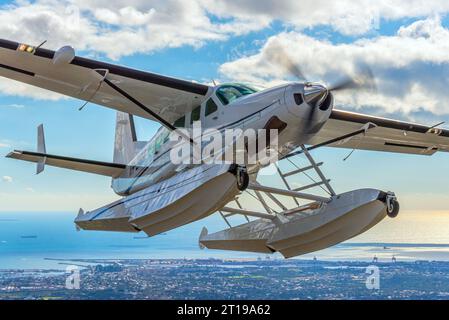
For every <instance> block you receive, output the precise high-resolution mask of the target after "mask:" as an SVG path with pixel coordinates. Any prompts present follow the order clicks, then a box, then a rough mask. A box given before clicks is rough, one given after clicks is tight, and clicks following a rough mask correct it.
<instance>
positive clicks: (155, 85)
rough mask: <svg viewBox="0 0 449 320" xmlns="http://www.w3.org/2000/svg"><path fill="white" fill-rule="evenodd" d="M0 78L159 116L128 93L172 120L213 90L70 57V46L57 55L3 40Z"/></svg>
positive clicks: (168, 78) (0, 45)
mask: <svg viewBox="0 0 449 320" xmlns="http://www.w3.org/2000/svg"><path fill="white" fill-rule="evenodd" d="M72 50H73V49H72ZM58 54H59V56H58ZM58 57H60V58H61V59H57V58H58ZM61 61H62V62H61ZM0 76H3V77H6V78H10V79H13V80H17V81H20V82H24V83H28V84H31V85H34V86H37V87H40V88H44V89H48V90H51V91H54V92H58V93H61V94H63V95H67V96H70V97H74V98H78V99H81V100H86V101H91V102H93V103H96V104H99V105H102V106H105V107H109V108H112V109H116V110H119V111H123V112H126V113H130V114H134V115H137V116H141V117H144V118H147V119H151V120H158V119H156V118H155V117H154V116H153V115H151V114H150V113H149V112H148V111H146V110H145V108H142V106H138V105H137V104H136V103H134V102H132V101H131V100H130V99H129V97H126V95H124V94H123V92H125V93H126V94H128V95H129V96H131V97H133V98H134V99H136V100H137V101H139V102H141V104H143V105H145V106H146V107H147V108H149V109H151V110H152V111H153V112H155V113H156V114H158V115H159V116H161V117H163V118H164V119H165V120H167V121H168V122H170V123H173V122H174V121H176V120H177V119H178V118H179V117H181V116H183V115H184V114H186V113H187V112H189V111H191V109H193V108H194V107H196V106H198V105H199V104H200V103H201V102H202V101H204V99H205V97H206V96H207V94H208V92H209V91H210V90H209V89H210V88H209V86H206V85H202V84H198V83H193V82H190V81H186V80H180V79H175V78H170V77H166V76H162V75H158V74H154V73H149V72H144V71H139V70H135V69H130V68H126V67H122V66H118V65H114V64H110V63H104V62H100V61H95V60H91V59H86V58H81V57H77V56H72V57H70V50H69V52H65V53H64V52H62V51H58V53H57V54H56V56H55V51H51V50H47V49H43V48H34V47H32V46H28V45H25V44H19V43H16V42H12V41H7V40H1V39H0ZM108 83H109V84H108ZM111 84H112V86H116V87H118V88H119V89H120V90H122V91H123V92H122V93H120V92H118V91H117V90H116V89H114V88H113V87H112V86H111Z"/></svg>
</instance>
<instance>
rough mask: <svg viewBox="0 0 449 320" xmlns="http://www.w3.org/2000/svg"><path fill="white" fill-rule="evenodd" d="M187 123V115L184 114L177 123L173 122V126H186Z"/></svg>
mask: <svg viewBox="0 0 449 320" xmlns="http://www.w3.org/2000/svg"><path fill="white" fill-rule="evenodd" d="M185 123H186V116H182V117H181V118H179V119H178V120H176V121H175V123H173V126H174V127H176V128H184V127H185Z"/></svg>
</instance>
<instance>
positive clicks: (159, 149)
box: [0, 40, 449, 258]
mask: <svg viewBox="0 0 449 320" xmlns="http://www.w3.org/2000/svg"><path fill="white" fill-rule="evenodd" d="M276 56H277V59H275V61H272V63H277V64H278V65H279V68H283V69H284V70H287V71H289V72H290V74H291V75H294V76H296V77H297V79H295V80H294V81H290V82H287V83H284V84H281V85H278V86H275V87H272V88H265V89H260V88H255V87H254V86H251V85H249V84H242V83H223V84H215V83H214V84H213V85H206V84H200V83H197V82H193V81H187V80H182V79H177V78H173V77H168V76H163V75H159V74H155V73H151V72H146V71H141V70H135V69H131V68H127V67H124V66H119V65H115V64H111V63H105V62H101V61H96V60H92V59H87V58H83V57H80V56H77V55H76V54H75V50H74V49H73V48H72V47H71V46H63V47H61V48H60V49H58V50H56V51H53V50H49V49H46V48H44V47H43V44H41V45H38V46H33V45H28V44H24V43H17V42H13V41H8V40H0V75H1V76H3V77H6V78H9V79H12V80H15V81H19V82H22V83H26V84H30V85H33V86H37V87H40V88H44V89H47V90H51V91H54V92H57V93H60V94H62V95H66V96H69V97H73V98H76V99H80V100H83V101H85V103H92V104H97V105H99V106H104V107H108V108H111V109H114V110H115V111H116V113H117V115H116V129H115V144H114V152H113V159H112V161H111V162H105V161H98V160H88V159H79V158H73V157H69V156H61V155H55V154H51V153H47V151H46V144H45V138H44V128H43V126H42V125H40V126H39V127H38V129H37V149H36V150H34V151H22V150H14V151H12V152H10V153H9V154H8V155H7V157H8V158H11V159H17V160H23V161H28V162H32V163H36V166H37V169H36V170H37V173H41V172H42V171H43V170H44V168H45V166H55V167H59V168H64V169H69V170H77V171H83V172H87V173H91V174H97V175H103V176H107V177H110V178H111V179H112V182H111V187H112V189H113V191H114V192H115V193H116V194H117V195H119V196H120V198H119V199H118V200H117V201H114V202H112V203H109V204H107V205H105V206H103V207H101V208H97V209H92V210H90V211H84V210H82V209H80V210H79V212H78V215H77V216H76V218H75V220H74V223H75V224H76V227H77V228H78V229H79V230H101V231H117V232H143V233H145V234H146V235H148V236H156V235H158V234H163V233H165V232H168V231H170V230H172V229H175V228H178V227H181V226H184V225H186V224H189V223H192V222H195V221H198V220H201V219H204V218H206V217H208V216H210V215H212V214H217V215H219V216H220V217H221V218H223V225H224V226H225V227H224V229H222V230H218V231H214V232H209V230H208V228H206V227H204V228H203V230H202V231H201V233H200V235H199V247H200V248H202V249H204V248H208V249H219V250H232V251H247V252H257V253H264V254H265V253H275V252H278V253H280V254H281V255H282V256H284V257H285V258H290V257H295V256H298V255H302V254H306V253H310V252H314V251H317V250H321V249H324V248H327V247H330V246H333V245H336V244H338V243H340V242H342V241H345V240H348V239H350V238H353V237H355V236H357V235H359V234H361V233H363V232H365V231H366V230H368V229H370V228H371V227H373V226H374V225H376V224H377V223H379V222H380V221H381V220H383V219H384V218H385V217H387V216H389V217H392V218H394V217H396V216H397V215H398V212H399V202H398V199H397V198H396V195H395V193H394V192H391V191H385V190H377V189H373V188H362V189H356V190H352V191H346V192H343V193H337V192H336V191H335V190H334V189H333V187H332V186H331V183H330V182H331V180H330V179H328V178H327V177H326V176H325V174H324V172H323V170H322V165H323V163H322V162H318V161H316V160H315V159H314V157H313V156H312V154H313V150H315V149H317V148H329V147H335V148H347V149H348V151H349V150H352V151H353V150H358V149H360V150H370V151H383V152H396V153H403V154H414V155H425V156H430V155H433V154H434V153H436V152H440V151H441V152H448V151H449V130H445V129H443V128H441V127H440V125H435V126H428V125H421V124H415V123H409V122H404V121H397V120H392V119H387V118H382V117H377V116H372V115H367V114H361V113H354V112H349V111H345V110H340V109H337V108H335V107H334V104H335V101H334V93H335V92H337V91H341V90H371V89H373V87H375V79H374V77H373V75H372V72H371V71H370V70H369V68H368V67H363V66H360V68H358V70H357V72H356V73H354V75H352V76H349V75H348V76H343V77H342V78H341V79H339V80H337V81H335V82H334V83H331V84H326V85H324V84H323V83H315V82H309V81H306V80H304V79H305V77H304V76H303V75H302V72H301V69H300V67H299V66H297V65H295V64H294V63H293V61H292V60H291V59H290V57H289V56H288V55H286V54H283V53H282V52H281V51H280V52H279V53H278V54H277V55H276ZM135 117H142V118H145V119H149V120H152V121H157V122H159V123H160V124H161V127H160V129H159V130H158V131H157V133H156V134H155V135H154V136H153V137H152V138H151V139H150V140H149V141H142V140H139V139H138V137H137V134H136V129H135ZM99 121H101V120H100V119H99ZM198 123H199V124H201V127H202V130H204V131H205V130H207V129H215V130H216V131H218V132H220V133H222V132H224V130H228V129H229V130H231V129H234V130H236V129H239V130H240V132H245V130H249V129H252V130H256V131H257V132H261V130H266V131H267V130H268V131H269V132H272V131H274V132H276V143H273V144H272V143H271V142H272V137H271V134H269V135H265V138H264V139H265V140H269V141H268V143H266V144H265V147H264V150H265V151H267V152H266V154H268V155H270V157H269V158H270V159H275V161H268V162H267V161H252V162H249V161H248V160H247V159H249V157H243V158H244V160H243V161H240V162H233V161H202V160H203V159H200V161H190V162H189V161H181V162H180V163H178V162H175V161H172V157H171V155H172V154H173V152H172V151H173V150H174V149H175V148H179V146H180V145H181V146H190V147H192V148H190V149H191V150H194V149H195V147H202V145H203V143H202V142H198V141H197V140H196V139H193V138H192V135H189V133H190V132H192V131H193V130H194V127H195V124H198ZM180 130H181V131H182V133H179V134H178V138H177V139H172V133H173V132H177V131H180ZM267 136H268V139H267ZM273 137H274V135H273ZM242 139H243V141H244V143H240V144H239V142H240V141H242ZM230 141H231V142H229V143H227V144H225V145H224V146H223V147H222V148H221V149H218V150H217V152H212V153H211V154H210V157H209V158H213V159H215V160H219V159H221V160H223V150H226V151H229V152H231V153H232V154H237V153H238V154H242V153H243V154H245V153H247V155H248V153H250V151H249V150H250V149H255V150H256V151H255V152H258V151H260V150H257V149H260V148H259V143H258V142H259V141H254V140H252V139H246V138H245V137H243V136H242V135H236V138H235V139H231V140H230ZM260 145H261V146H262V144H260ZM239 146H240V147H239ZM253 152H254V151H253ZM191 153H192V154H193V151H192V152H191ZM274 155H276V157H273V156H274ZM192 157H193V156H190V155H189V156H187V157H185V158H189V159H191V158H192ZM201 157H202V155H201ZM185 158H184V159H185ZM245 159H246V160H245ZM264 172H270V174H266V173H264ZM389 178H390V177H389Z"/></svg>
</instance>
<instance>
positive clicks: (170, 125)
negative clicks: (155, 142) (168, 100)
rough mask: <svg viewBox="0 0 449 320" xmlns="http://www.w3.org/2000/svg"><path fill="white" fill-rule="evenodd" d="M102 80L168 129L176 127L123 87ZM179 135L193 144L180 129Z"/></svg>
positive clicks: (173, 129) (172, 129)
mask: <svg viewBox="0 0 449 320" xmlns="http://www.w3.org/2000/svg"><path fill="white" fill-rule="evenodd" d="M104 82H105V83H106V84H107V85H108V86H110V87H111V88H112V89H114V90H115V91H117V92H118V93H120V94H121V95H122V96H124V97H125V98H126V99H128V100H129V101H131V102H132V103H134V104H135V105H137V106H138V107H139V108H141V109H142V110H144V111H145V112H147V113H148V114H150V115H151V116H152V117H154V118H155V119H157V120H158V121H159V122H161V123H162V124H163V125H164V126H165V127H166V128H168V129H170V130H171V131H176V129H177V128H176V127H175V126H174V125H172V124H171V123H170V122H168V121H167V120H165V119H164V118H162V117H161V116H160V115H158V114H157V113H156V112H154V111H152V110H151V109H150V108H148V107H146V106H145V105H144V104H143V103H141V102H140V101H138V100H137V99H136V98H134V97H133V96H131V95H130V94H129V93H127V92H126V91H124V90H123V89H121V88H119V87H117V86H116V85H115V84H114V83H112V82H111V81H109V80H108V79H106V78H105V79H104ZM178 133H179V134H180V135H182V136H183V137H184V138H185V139H187V140H188V141H190V143H191V144H194V141H193V139H192V138H190V137H188V136H186V135H185V134H183V133H182V131H179V132H178Z"/></svg>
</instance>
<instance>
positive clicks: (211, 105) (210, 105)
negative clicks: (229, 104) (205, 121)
mask: <svg viewBox="0 0 449 320" xmlns="http://www.w3.org/2000/svg"><path fill="white" fill-rule="evenodd" d="M217 110H218V107H217V104H216V103H215V102H214V100H212V99H209V100H208V101H207V102H206V111H205V114H204V115H205V116H206V117H207V116H208V115H210V114H211V113H214V112H215V111H217Z"/></svg>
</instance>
